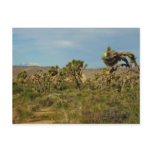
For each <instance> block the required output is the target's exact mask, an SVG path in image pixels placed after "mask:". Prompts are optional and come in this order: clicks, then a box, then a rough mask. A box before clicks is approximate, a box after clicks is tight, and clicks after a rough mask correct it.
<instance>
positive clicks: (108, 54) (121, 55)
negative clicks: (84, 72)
mask: <svg viewBox="0 0 152 152" xmlns="http://www.w3.org/2000/svg"><path fill="white" fill-rule="evenodd" d="M126 57H128V58H129V59H130V62H128V60H127V59H126ZM102 60H103V62H104V63H105V64H106V65H107V66H110V67H114V66H115V65H116V64H117V63H118V62H119V61H124V62H125V64H121V65H120V66H126V67H132V63H134V64H135V67H136V68H137V69H138V70H139V66H138V64H137V62H136V58H135V56H134V54H132V53H130V52H116V51H114V50H112V49H111V48H110V47H108V48H107V50H106V51H105V52H104V56H103V57H102ZM118 67H119V66H118V65H117V67H116V69H117V68H118ZM116 69H115V70H116ZM113 70H114V68H113ZM113 70H112V72H113Z"/></svg>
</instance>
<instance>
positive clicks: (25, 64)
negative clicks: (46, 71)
mask: <svg viewBox="0 0 152 152" xmlns="http://www.w3.org/2000/svg"><path fill="white" fill-rule="evenodd" d="M20 65H21V66H41V65H40V64H39V63H35V62H30V63H22V64H20Z"/></svg>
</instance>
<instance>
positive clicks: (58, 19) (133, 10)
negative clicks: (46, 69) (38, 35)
mask: <svg viewBox="0 0 152 152" xmlns="http://www.w3.org/2000/svg"><path fill="white" fill-rule="evenodd" d="M150 2H151V1H150V0H145V1H137V0H134V1H131V0H127V1H121V0H115V1H112V0H103V1H99V0H94V1H90V0H84V1H82V0H77V1H74V0H64V1H63V0H62V1H61V0H55V1H50V0H44V1H34V0H26V1H25V0H22V1H19V0H13V1H11V0H5V1H1V2H0V20H1V24H0V26H1V28H0V42H1V44H0V52H1V53H2V54H1V59H0V65H1V73H0V93H1V98H0V100H1V101H0V145H1V146H0V151H2V152H10V151H13V152H14V151H15V152H20V151H22V152H33V151H37V152H41V151H45V152H47V151H53V152H54V151H55V152H56V151H59V152H61V151H66V152H68V151H69V152H71V151H74V152H78V151H87V152H92V151H109V152H115V151H116V152H119V151H120V152H122V151H124V152H130V151H133V152H135V151H138V152H140V151H141V152H142V151H152V146H151V140H150V139H151V137H152V129H151V128H152V119H151V116H152V110H151V108H152V99H151V94H152V93H151V92H152V91H151V90H152V89H151V86H152V83H151V78H152V72H151V67H150V64H151V61H152V59H151V56H152V50H151V43H152V38H151V34H152V23H151V22H150V21H151V14H152V11H151V10H152V9H151V3H150ZM13 27H140V28H141V55H140V56H141V60H140V63H141V125H12V124H11V123H12V122H11V121H12V118H11V116H12V114H11V112H12V105H11V103H12V86H11V83H12V77H11V76H12V28H13Z"/></svg>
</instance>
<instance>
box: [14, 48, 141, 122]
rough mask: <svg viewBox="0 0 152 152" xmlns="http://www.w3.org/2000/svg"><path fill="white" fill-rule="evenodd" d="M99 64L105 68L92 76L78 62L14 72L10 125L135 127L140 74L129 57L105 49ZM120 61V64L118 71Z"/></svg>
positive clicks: (127, 54) (131, 57) (131, 56)
mask: <svg viewBox="0 0 152 152" xmlns="http://www.w3.org/2000/svg"><path fill="white" fill-rule="evenodd" d="M110 52H112V53H113V54H111V53H110ZM128 58H129V59H130V62H128ZM102 60H103V62H104V63H105V64H106V65H107V66H108V67H107V68H101V69H98V71H97V72H94V73H93V72H92V71H91V70H88V69H87V70H86V67H87V64H85V63H84V61H81V60H72V61H71V62H69V63H67V65H66V66H65V67H63V68H62V69H61V68H59V66H51V67H49V68H48V69H47V70H46V69H45V70H44V69H43V68H38V67H36V68H37V71H36V72H34V73H32V74H31V73H30V72H29V71H27V70H23V71H22V72H19V73H18V74H17V76H16V78H14V79H13V123H15V124H18V123H27V124H30V123H33V124H36V123H37V124H42V123H45V124H53V123H59V124H60V123H68V124H69V123H70V124H80V123H82V124H90V123H91V124H139V123H140V102H139V101H140V84H139V83H140V77H139V76H140V72H139V66H138V65H137V63H136V59H135V57H134V55H133V54H132V53H130V52H127V53H125V52H121V53H120V52H119V53H118V52H116V51H114V52H113V50H111V48H110V47H108V48H107V50H106V51H105V53H104V56H103V57H102ZM121 60H122V61H124V62H125V64H120V65H118V62H119V61H121ZM133 63H134V64H135V67H132V64H133ZM23 69H24V68H23ZM86 71H87V73H86ZM13 72H14V71H13ZM92 73H93V74H92ZM90 75H91V77H90Z"/></svg>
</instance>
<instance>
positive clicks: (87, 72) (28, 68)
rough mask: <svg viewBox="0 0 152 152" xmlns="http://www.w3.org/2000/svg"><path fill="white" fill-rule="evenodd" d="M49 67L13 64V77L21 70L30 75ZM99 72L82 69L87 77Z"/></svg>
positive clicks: (44, 70)
mask: <svg viewBox="0 0 152 152" xmlns="http://www.w3.org/2000/svg"><path fill="white" fill-rule="evenodd" d="M49 68H50V67H49V66H46V67H41V66H13V79H14V80H15V79H16V77H17V74H18V73H20V72H22V71H27V73H28V75H32V74H34V73H36V72H37V71H38V70H42V71H43V72H47V71H48V69H49ZM98 72H100V69H86V70H84V72H83V74H85V76H86V77H87V78H93V76H94V74H96V73H98Z"/></svg>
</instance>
